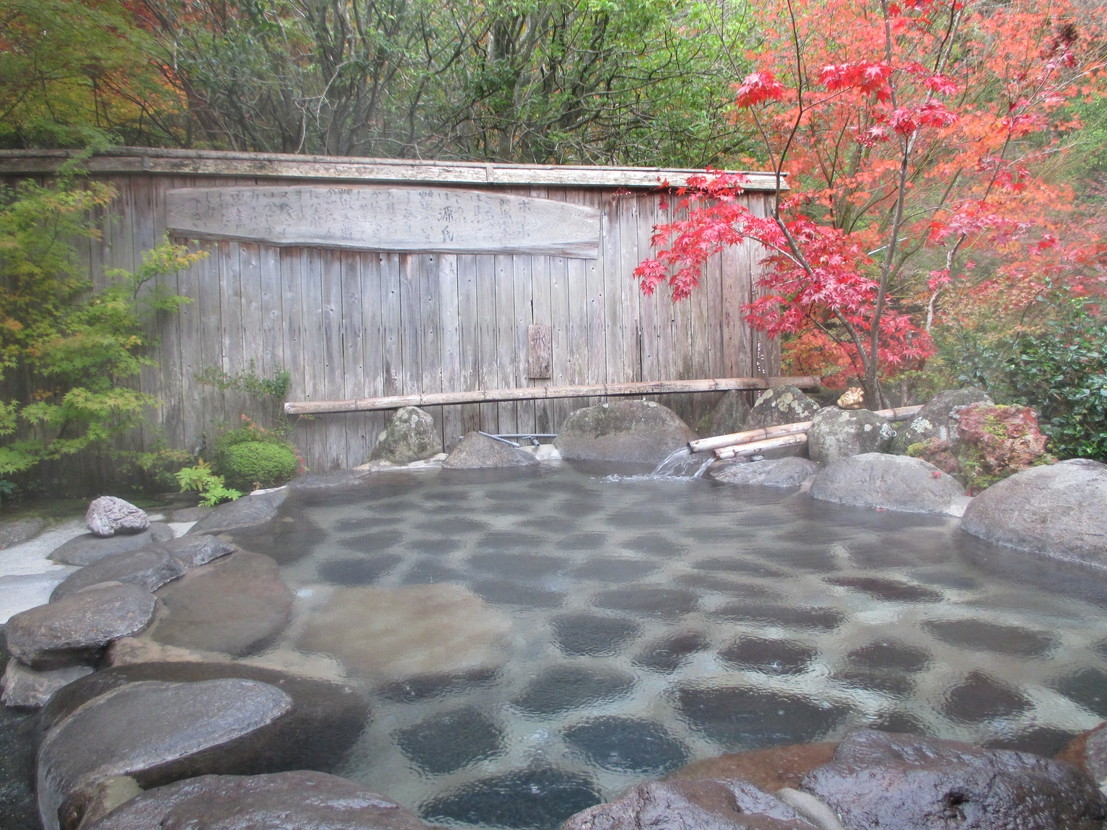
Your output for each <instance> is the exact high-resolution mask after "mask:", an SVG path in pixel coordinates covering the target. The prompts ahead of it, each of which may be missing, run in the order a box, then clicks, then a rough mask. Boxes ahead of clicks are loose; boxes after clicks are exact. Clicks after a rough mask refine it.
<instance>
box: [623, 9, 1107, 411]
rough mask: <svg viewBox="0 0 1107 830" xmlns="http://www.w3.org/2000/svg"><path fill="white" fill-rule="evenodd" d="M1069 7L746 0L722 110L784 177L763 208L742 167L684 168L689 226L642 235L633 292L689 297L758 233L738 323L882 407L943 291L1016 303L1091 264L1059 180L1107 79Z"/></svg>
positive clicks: (677, 223)
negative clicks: (817, 361) (729, 92)
mask: <svg viewBox="0 0 1107 830" xmlns="http://www.w3.org/2000/svg"><path fill="white" fill-rule="evenodd" d="M1073 1H1074V0H1057V1H1056V2H1053V0H1046V2H1031V1H1030V0H1009V2H1003V3H995V2H984V0H899V2H892V0H818V1H817V2H816V0H767V2H766V3H763V4H760V6H759V9H760V12H761V13H762V14H763V15H765V18H764V21H763V30H762V31H763V36H764V41H763V43H762V45H761V46H760V48H759V49H758V50H757V53H756V55H754V56H752V57H753V59H754V61H755V65H756V71H754V72H752V73H751V74H749V75H748V76H747V77H746V78H745V79H744V80H743V81H742V83H741V84H739V85H737V87H736V92H735V100H734V103H735V107H736V112H737V116H736V117H738V118H741V119H744V120H745V121H746V122H747V123H748V124H749V126H750V127H751V129H753V130H754V131H755V132H756V133H757V135H759V136H760V139H761V142H762V144H763V147H764V152H765V159H763V160H762V163H763V162H764V161H765V160H766V159H767V161H768V163H769V164H770V166H771V167H772V169H773V170H774V171H775V173H776V174H777V175H778V177H780V179H779V180H780V181H781V182H783V181H784V176H785V175H786V174H787V175H788V177H789V181H790V182H791V185H792V189H791V190H784V191H783V192H781V193H780V194H778V196H777V198H776V200H775V203H774V207H773V210H772V211H771V214H770V215H769V216H767V217H760V216H756V215H754V214H752V213H751V212H750V211H749V210H748V209H747V208H746V207H745V206H744V204H743V202H742V200H741V199H740V198H739V194H740V193H741V190H742V181H743V178H742V176H741V174H737V173H725V172H716V171H707V172H706V173H704V174H703V175H699V176H693V177H691V178H690V179H689V180H688V183H687V185H686V186H685V187H682V188H680V189H679V190H678V192H679V194H680V196H681V197H682V198H681V199H680V202H679V204H678V205H677V208H678V213H679V214H680V215H681V216H682V217H683V218H678V219H676V220H674V221H672V222H670V223H667V224H663V225H659V226H658V227H656V228H655V232H654V237H653V243H654V246H655V247H656V248H658V251H657V255H656V256H655V257H653V258H651V259H647V260H646V261H644V262H642V263H641V264H640V265H639V266H638V268H637V269H635V276H636V278H637V279H638V280H639V281H640V285H641V288H642V290H643V291H644V292H646V293H647V294H649V293H652V292H653V291H654V290H655V289H656V288H657V287H658V286H660V285H662V284H664V283H668V284H669V286H670V288H671V291H672V296H673V298H674V299H677V300H679V299H681V298H684V297H687V296H688V295H689V294H690V293H691V292H692V291H693V290H694V289H695V288H696V286H697V285H698V282H699V277H700V273H701V268H702V266H703V264H704V262H705V261H706V260H707V259H708V258H709V257H710V256H711V255H712V254H714V253H716V252H717V251H719V250H720V249H722V248H724V247H726V246H729V245H735V244H739V243H741V242H742V241H743V240H745V239H752V240H755V241H756V242H758V243H760V244H761V245H762V246H764V248H765V249H766V265H767V267H766V269H765V273H764V276H763V278H762V279H761V281H760V286H761V289H762V294H761V296H760V298H759V299H757V300H756V301H755V302H753V303H751V304H749V305H747V306H745V308H744V311H745V313H746V317H747V319H748V320H749V321H750V323H751V324H752V325H754V326H755V327H757V328H758V329H761V330H763V331H765V332H767V333H768V334H770V335H773V336H775V335H780V334H785V333H788V334H791V335H793V338H792V340H791V346H792V348H793V351H794V353H795V354H796V355H797V356H801V357H802V356H803V355H806V356H808V357H810V356H811V355H812V353H814V352H821V353H822V358H823V359H824V366H823V367H822V368H824V370H825V366H826V364H829V365H831V366H832V367H834V368H835V369H836V370H837V371H838V372H839V373H840V374H841V375H843V376H844V375H852V376H856V377H857V378H858V379H859V380H860V382H861V383H862V385H863V386H864V388H865V391H866V393H867V399H868V401H869V402H870V404H882V403H883V400H884V396H883V393H882V391H881V388H880V381H881V379H882V378H883V377H885V376H886V374H889V373H894V372H896V371H899V370H902V369H904V368H909V367H912V366H916V365H919V364H920V363H921V362H922V361H924V360H925V359H926V358H927V357H928V356H929V355H930V354H931V353H932V343H931V339H930V336H929V329H930V326H931V325H932V324H933V322H934V320H935V318H936V317H938V316H940V315H941V314H942V313H944V311H945V308H944V302H943V301H944V300H945V299H946V298H947V296H948V297H952V296H953V295H954V294H955V293H956V294H957V296H958V297H959V302H963V301H964V300H965V298H966V297H971V298H973V299H974V300H975V301H977V302H982V301H984V300H985V298H989V297H990V298H991V300H992V301H993V302H996V303H1001V304H1002V303H1017V302H1020V301H1021V299H1022V298H1023V297H1024V295H1025V294H1026V292H1027V291H1035V290H1040V289H1041V286H1042V285H1044V284H1045V282H1046V281H1047V280H1048V279H1057V278H1065V279H1075V276H1074V274H1075V272H1076V271H1079V272H1080V273H1081V274H1083V275H1087V273H1088V266H1089V263H1095V264H1097V265H1100V266H1102V265H1103V264H1104V263H1103V248H1102V243H1101V242H1100V241H1098V240H1099V239H1101V238H1102V237H1101V236H1100V237H1099V238H1098V239H1097V237H1096V234H1095V233H1092V232H1088V233H1083V234H1082V233H1080V232H1078V231H1077V229H1076V228H1075V227H1074V224H1073V222H1072V215H1073V211H1074V210H1076V208H1077V206H1076V204H1075V200H1074V199H1073V197H1072V193H1071V191H1070V190H1069V189H1068V188H1067V187H1066V186H1065V185H1064V184H1063V183H1061V182H1060V181H1059V180H1058V179H1057V178H1056V177H1055V176H1054V173H1055V172H1056V170H1057V167H1058V165H1057V159H1059V158H1062V157H1063V156H1064V153H1065V147H1066V141H1067V140H1068V137H1069V136H1070V135H1071V134H1072V133H1073V132H1074V131H1076V130H1078V129H1079V126H1080V125H1079V122H1078V121H1077V120H1076V119H1075V118H1073V116H1072V106H1071V105H1072V103H1073V102H1074V101H1077V100H1081V99H1082V98H1085V97H1086V96H1090V95H1094V94H1101V91H1102V88H1103V87H1102V84H1103V82H1104V73H1103V63H1102V61H1101V60H1100V58H1099V55H1098V53H1097V49H1098V48H1099V47H1100V46H1101V45H1102V43H1103V40H1102V32H1100V31H1097V30H1095V27H1098V26H1101V25H1102V21H1100V20H1098V19H1090V18H1089V16H1088V15H1082V14H1081V13H1080V11H1079V9H1077V8H1076V7H1074V6H1073V5H1072V3H1073ZM1100 230H1102V228H1100ZM1097 245H1098V247H1097ZM966 286H971V287H972V290H971V291H969V292H968V293H966V292H965V290H964V289H965V287H966ZM953 289H957V291H954V290H953ZM957 292H960V293H957Z"/></svg>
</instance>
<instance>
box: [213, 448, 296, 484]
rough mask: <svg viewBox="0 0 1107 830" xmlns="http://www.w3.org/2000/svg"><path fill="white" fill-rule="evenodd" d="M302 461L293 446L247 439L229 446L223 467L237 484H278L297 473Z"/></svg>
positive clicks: (229, 477)
mask: <svg viewBox="0 0 1107 830" xmlns="http://www.w3.org/2000/svg"><path fill="white" fill-rule="evenodd" d="M298 467H299V460H298V459H297V458H296V453H295V452H294V451H293V449H292V447H290V446H288V445H286V444H274V443H269V442H263V441H245V442H242V443H238V444H234V445H232V446H231V447H228V448H227V451H226V454H225V455H224V458H223V470H224V472H225V475H226V478H227V481H229V482H230V483H231V484H233V485H235V486H236V487H243V488H252V487H275V486H276V485H278V484H284V483H285V482H286V481H288V480H289V479H290V478H292V477H293V476H294V475H296V470H297V468H298Z"/></svg>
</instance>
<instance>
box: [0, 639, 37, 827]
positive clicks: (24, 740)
mask: <svg viewBox="0 0 1107 830" xmlns="http://www.w3.org/2000/svg"><path fill="white" fill-rule="evenodd" d="M10 656H11V655H10V654H9V653H8V649H7V645H6V640H5V637H4V626H3V625H0V661H2V662H3V663H5V664H6V663H7V662H8V659H9V657H10ZM37 724H38V717H37V715H36V714H32V713H30V712H28V711H25V710H19V709H10V708H8V707H6V706H0V827H4V828H11V830H41V828H42V824H41V822H40V821H39V819H38V805H37V803H36V802H35V792H34V780H35V747H36V745H37V744H38V740H37V736H36V734H35V731H36V730H35V728H36V726H37Z"/></svg>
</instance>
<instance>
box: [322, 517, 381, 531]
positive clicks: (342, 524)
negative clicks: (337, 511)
mask: <svg viewBox="0 0 1107 830" xmlns="http://www.w3.org/2000/svg"><path fill="white" fill-rule="evenodd" d="M379 523H380V522H379V520H378V519H377V518H376V517H375V516H357V517H349V518H346V519H339V520H338V521H337V522H335V523H334V524H333V525H331V529H332V530H334V531H335V533H359V532H367V531H370V530H372V529H373V528H375V527H377V525H378V524H379Z"/></svg>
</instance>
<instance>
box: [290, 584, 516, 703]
mask: <svg viewBox="0 0 1107 830" xmlns="http://www.w3.org/2000/svg"><path fill="white" fill-rule="evenodd" d="M510 630H511V620H510V619H509V618H508V617H507V616H506V615H504V614H502V613H500V612H499V611H495V610H493V609H491V608H489V607H488V606H487V605H486V604H485V603H484V602H482V601H481V599H480V598H479V597H477V596H476V595H475V594H473V593H472V592H471V591H469V590H467V589H465V588H462V587H461V586H458V585H451V584H435V585H410V586H407V587H403V588H375V587H357V588H337V589H335V592H334V593H333V594H332V595H331V597H330V599H329V600H328V601H327V602H326V604H325V605H324V606H323V607H322V608H321V609H319V611H318V612H317V613H315V614H314V615H313V616H312V618H311V620H310V621H309V622H308V624H307V626H306V627H305V629H304V632H303V634H302V635H301V636H300V638H299V641H298V645H299V647H300V648H301V649H304V650H307V651H321V652H325V653H327V654H332V655H334V656H335V657H337V658H338V659H339V660H341V661H342V662H343V663H344V664H345V665H346V666H347V667H348V668H349V669H350V670H351V671H352V672H355V673H356V674H358V675H359V676H361V677H364V678H366V679H367V680H368V681H370V682H371V683H387V682H390V681H396V680H402V679H403V678H407V677H416V676H420V675H428V674H448V673H455V672H467V671H474V670H479V669H485V668H492V669H495V668H498V667H499V666H500V665H501V664H502V662H503V660H504V655H505V653H506V651H505V648H504V642H505V638H506V637H507V636H508V634H509V633H510Z"/></svg>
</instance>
